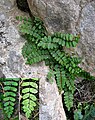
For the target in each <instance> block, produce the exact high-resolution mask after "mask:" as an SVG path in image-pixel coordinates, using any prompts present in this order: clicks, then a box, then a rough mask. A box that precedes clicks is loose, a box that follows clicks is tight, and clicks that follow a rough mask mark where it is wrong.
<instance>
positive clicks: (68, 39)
mask: <svg viewBox="0 0 95 120" xmlns="http://www.w3.org/2000/svg"><path fill="white" fill-rule="evenodd" d="M17 19H18V20H21V21H23V23H22V24H21V25H20V32H21V33H22V36H23V37H24V38H25V39H26V40H27V42H26V43H25V45H24V46H23V48H22V54H23V56H24V58H25V59H26V61H27V62H26V63H27V64H30V65H32V64H34V63H38V62H41V61H43V60H44V61H45V63H46V65H48V66H49V67H50V72H49V73H48V75H47V78H48V79H49V80H50V81H53V78H55V79H56V82H57V85H58V88H59V90H60V91H62V90H63V91H64V101H65V105H66V106H67V108H68V110H70V108H71V107H72V106H73V94H74V91H75V85H74V80H75V79H76V77H78V76H84V75H83V74H84V73H86V75H87V74H88V73H87V72H85V71H83V70H82V69H81V68H80V67H78V64H79V63H80V62H81V59H80V58H78V57H77V56H75V55H72V56H70V54H69V53H66V52H65V49H64V48H65V47H66V48H67V49H69V48H71V47H72V48H73V47H76V46H77V44H78V41H79V39H80V37H79V35H72V34H63V33H59V32H58V33H54V34H52V35H48V33H47V31H46V29H45V27H44V25H43V22H42V21H40V20H39V19H38V18H35V19H34V20H33V21H29V19H28V18H23V17H17ZM51 71H52V73H51ZM84 77H85V76H84ZM89 78H90V76H89Z"/></svg>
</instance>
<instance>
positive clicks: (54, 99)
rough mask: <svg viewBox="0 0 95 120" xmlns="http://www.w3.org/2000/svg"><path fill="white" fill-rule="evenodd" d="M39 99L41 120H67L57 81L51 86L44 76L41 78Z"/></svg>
mask: <svg viewBox="0 0 95 120" xmlns="http://www.w3.org/2000/svg"><path fill="white" fill-rule="evenodd" d="M44 70H45V71H46V68H44ZM46 73H47V72H46ZM39 98H40V107H39V120H66V115H65V112H64V109H63V105H62V97H61V95H59V92H58V88H57V85H56V82H55V81H54V82H53V83H52V84H50V83H49V82H47V81H46V80H45V79H44V77H43V76H42V77H41V80H40V83H39Z"/></svg>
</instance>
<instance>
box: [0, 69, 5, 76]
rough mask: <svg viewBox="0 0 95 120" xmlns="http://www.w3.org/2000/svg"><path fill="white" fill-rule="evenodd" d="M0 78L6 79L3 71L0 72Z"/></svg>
mask: <svg viewBox="0 0 95 120" xmlns="http://www.w3.org/2000/svg"><path fill="white" fill-rule="evenodd" d="M0 78H5V75H4V74H3V73H2V71H1V70H0Z"/></svg>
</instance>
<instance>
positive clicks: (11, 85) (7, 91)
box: [3, 78, 19, 118]
mask: <svg viewBox="0 0 95 120" xmlns="http://www.w3.org/2000/svg"><path fill="white" fill-rule="evenodd" d="M18 81H19V79H17V78H16V79H11V78H9V79H8V78H6V81H5V82H4V98H3V101H4V111H5V113H6V114H7V116H8V118H10V117H11V116H12V114H13V111H14V106H15V101H16V92H17V86H18Z"/></svg>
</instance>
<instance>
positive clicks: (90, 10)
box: [27, 0, 95, 76]
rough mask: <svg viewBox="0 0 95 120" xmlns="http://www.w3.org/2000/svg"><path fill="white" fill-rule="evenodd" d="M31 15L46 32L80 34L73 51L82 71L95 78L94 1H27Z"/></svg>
mask: <svg viewBox="0 0 95 120" xmlns="http://www.w3.org/2000/svg"><path fill="white" fill-rule="evenodd" d="M27 1H28V4H29V7H30V10H31V13H32V14H33V15H35V16H37V17H40V18H41V19H42V20H43V21H44V23H45V26H46V28H47V30H48V32H49V33H50V34H51V33H54V32H59V31H61V32H65V33H67V32H68V33H74V34H80V36H81V39H80V42H79V44H78V46H77V48H76V49H75V50H74V52H75V53H77V54H78V55H79V56H80V57H82V59H83V62H82V64H81V65H80V66H81V67H82V68H83V69H85V70H86V71H88V72H90V73H91V74H92V75H94V76H95V70H94V69H95V0H27Z"/></svg>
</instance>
